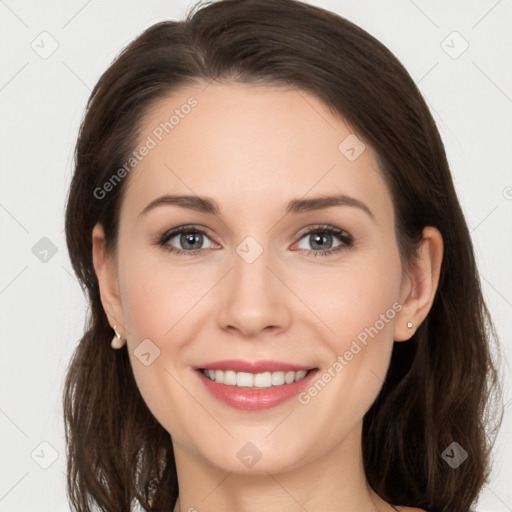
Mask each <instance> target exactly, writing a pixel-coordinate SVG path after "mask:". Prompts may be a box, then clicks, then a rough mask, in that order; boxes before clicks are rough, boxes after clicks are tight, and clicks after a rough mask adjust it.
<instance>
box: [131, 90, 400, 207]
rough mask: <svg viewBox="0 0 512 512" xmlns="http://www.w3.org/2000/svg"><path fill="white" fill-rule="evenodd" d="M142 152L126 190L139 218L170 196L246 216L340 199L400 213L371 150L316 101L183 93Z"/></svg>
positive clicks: (163, 107) (149, 121)
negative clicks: (296, 201)
mask: <svg viewBox="0 0 512 512" xmlns="http://www.w3.org/2000/svg"><path fill="white" fill-rule="evenodd" d="M143 147H146V148H149V149H146V150H145V151H139V157H138V158H139V160H138V161H137V164H136V166H135V167H134V169H133V171H132V172H131V173H130V176H129V183H128V184H127V185H128V190H127V192H126V195H125V198H128V197H129V198H130V200H129V201H128V204H129V208H130V209H134V208H138V209H139V210H140V209H142V208H144V206H145V205H146V204H147V203H148V202H150V201H151V200H153V199H155V198H156V197H157V196H159V195H162V194H165V193H173V194H187V195H200V196H208V197H212V198H215V199H216V200H217V202H218V203H219V204H220V205H221V209H222V208H223V205H225V208H226V210H227V209H229V207H230V205H231V206H233V208H235V207H236V209H237V211H238V212H240V211H241V210H240V209H241V208H242V209H244V208H245V209H248V210H252V212H253V213H254V212H255V211H261V208H263V207H265V208H266V207H267V206H268V208H270V207H272V205H274V206H275V207H276V208H279V209H282V207H283V205H284V204H285V203H288V202H289V201H290V200H291V199H293V198H298V197H304V196H308V195H309V196H317V195H323V194H332V193H342V194H346V195H350V196H353V197H356V198H359V199H361V200H365V201H366V202H370V203H371V204H372V206H373V207H372V209H375V210H377V213H379V210H381V211H382V212H384V211H389V209H390V208H391V209H392V201H391V197H390V194H389V191H388V190H387V187H386V184H385V182H384V180H383V178H382V176H381V174H380V172H379V170H378V167H377V163H376V160H375V154H374V152H373V150H372V148H371V147H369V146H368V145H364V143H363V142H362V141H361V140H359V138H358V137H357V136H356V135H355V134H354V133H353V130H352V129H351V128H350V126H348V125H347V124H346V123H345V122H344V121H343V120H342V119H341V118H340V117H337V116H334V115H333V114H332V113H331V112H330V111H329V109H328V108H327V107H326V106H325V105H324V104H323V103H322V102H321V101H320V100H318V99H317V98H316V97H315V96H313V95H311V94H309V93H307V92H305V91H301V90H298V89H294V88H288V87H274V86H268V85H253V84H238V83H234V84H233V83H229V84H218V83H211V84H195V85H191V86H187V87H184V88H182V89H180V90H179V91H176V92H174V93H173V94H171V95H169V96H168V97H166V98H164V99H162V100H160V101H158V102H157V103H156V104H155V105H154V106H153V107H152V108H151V109H150V110H149V111H148V112H147V114H146V116H145V119H144V121H143V124H142V128H141V132H140V137H139V144H138V146H137V148H138V149H142V148H143ZM137 148H136V149H137ZM142 152H144V156H141V155H140V154H141V153H142ZM235 203H236V204H235ZM228 213H230V212H229V211H226V214H228Z"/></svg>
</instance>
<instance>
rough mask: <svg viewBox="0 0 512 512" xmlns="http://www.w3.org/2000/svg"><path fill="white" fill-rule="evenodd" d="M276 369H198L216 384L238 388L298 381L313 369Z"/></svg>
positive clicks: (260, 386) (266, 386)
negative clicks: (257, 370)
mask: <svg viewBox="0 0 512 512" xmlns="http://www.w3.org/2000/svg"><path fill="white" fill-rule="evenodd" d="M315 369H316V368H312V369H310V370H299V371H287V372H285V371H276V372H262V373H248V372H235V371H234V370H210V369H208V368H199V371H200V372H201V373H202V374H203V375H204V376H205V377H206V378H207V379H210V380H211V381H213V382H216V383H217V384H225V385H227V386H235V387H238V388H255V389H257V388H270V387H275V386H286V385H287V384H292V383H293V382H299V381H301V380H302V379H304V378H305V377H306V375H308V373H310V372H312V371H314V370H315Z"/></svg>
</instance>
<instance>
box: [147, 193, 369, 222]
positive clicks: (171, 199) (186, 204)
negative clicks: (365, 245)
mask: <svg viewBox="0 0 512 512" xmlns="http://www.w3.org/2000/svg"><path fill="white" fill-rule="evenodd" d="M164 205H168V206H169V205H171V206H179V207H180V208H186V209H189V210H196V211H199V212H203V213H209V214H211V215H217V216H220V208H219V205H218V204H217V203H216V202H215V201H214V200H213V199H209V198H207V197H200V196H195V195H193V196H186V195H185V196H178V195H164V196H161V197H157V198H156V199H154V200H153V201H151V202H150V203H149V204H148V205H147V206H146V207H145V208H144V209H143V210H142V211H141V212H140V214H139V217H140V216H143V215H145V214H146V213H148V212H149V211H151V210H153V209H154V208H156V207H158V206H164ZM333 206H352V207H355V208H359V209H361V210H363V211H364V212H365V213H366V214H368V215H369V216H370V218H371V219H372V220H374V221H375V216H374V215H373V213H372V211H371V210H370V208H368V206H366V204H365V203H363V202H362V201H360V200H359V199H356V198H354V197H350V196H346V195H344V194H338V195H334V196H320V197H313V198H310V199H294V200H292V201H290V203H289V204H288V206H287V207H286V212H285V214H286V215H288V214H297V213H304V212H311V211H317V210H323V209H325V208H331V207H333Z"/></svg>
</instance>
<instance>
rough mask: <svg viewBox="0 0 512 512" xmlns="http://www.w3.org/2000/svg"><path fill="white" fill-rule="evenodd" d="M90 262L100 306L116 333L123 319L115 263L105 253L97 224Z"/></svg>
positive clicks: (93, 232) (99, 226)
mask: <svg viewBox="0 0 512 512" xmlns="http://www.w3.org/2000/svg"><path fill="white" fill-rule="evenodd" d="M92 260H93V266H94V271H95V273H96V277H97V279H98V285H99V289H100V298H101V304H102V305H103V309H104V311H105V314H106V315H107V318H108V321H109V323H110V325H111V326H114V325H116V326H117V332H119V331H120V329H122V328H123V325H124V319H123V314H122V307H121V298H120V295H119V287H118V282H117V272H116V267H115V263H114V261H113V259H112V257H111V255H109V254H108V252H107V244H106V240H105V233H104V230H103V226H102V225H101V224H100V223H98V224H96V225H95V226H94V228H93V230H92Z"/></svg>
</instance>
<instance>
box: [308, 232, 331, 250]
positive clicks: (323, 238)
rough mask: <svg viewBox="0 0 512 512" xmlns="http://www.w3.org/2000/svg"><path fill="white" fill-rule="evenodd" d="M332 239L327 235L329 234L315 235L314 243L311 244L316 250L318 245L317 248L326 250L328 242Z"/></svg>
mask: <svg viewBox="0 0 512 512" xmlns="http://www.w3.org/2000/svg"><path fill="white" fill-rule="evenodd" d="M330 237H331V235H327V234H324V235H313V240H314V242H313V243H312V244H311V247H313V249H315V245H316V246H317V247H316V248H319V249H325V244H326V243H327V240H328V239H329V238H330Z"/></svg>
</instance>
